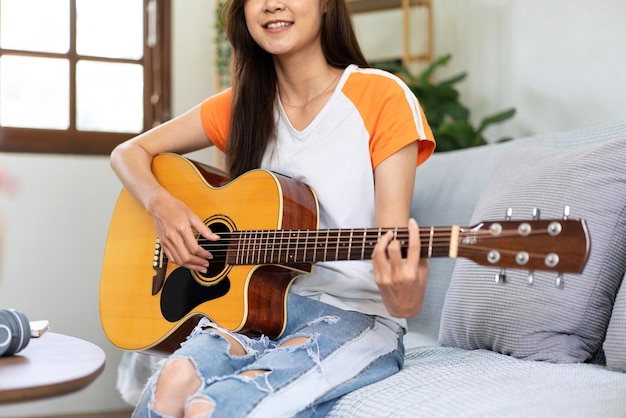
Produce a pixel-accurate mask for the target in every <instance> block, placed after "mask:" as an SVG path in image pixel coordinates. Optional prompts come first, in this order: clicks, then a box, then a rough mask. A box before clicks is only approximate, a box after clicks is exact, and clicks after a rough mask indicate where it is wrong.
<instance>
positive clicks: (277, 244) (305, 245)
mask: <svg viewBox="0 0 626 418" xmlns="http://www.w3.org/2000/svg"><path fill="white" fill-rule="evenodd" d="M435 230H437V228H435ZM306 231H307V230H291V231H282V230H257V231H245V232H244V231H233V232H227V233H218V235H220V234H222V236H224V238H222V239H220V240H217V241H212V240H208V239H205V238H203V239H199V240H198V243H199V244H200V245H201V246H202V245H206V244H209V245H208V246H209V247H211V246H215V247H217V246H218V245H222V246H223V245H229V244H231V243H232V242H235V243H243V244H244V247H247V248H243V250H248V251H251V252H255V251H256V252H261V251H264V250H263V249H261V248H259V247H255V246H254V244H253V242H255V241H259V242H261V243H263V242H264V241H267V240H268V239H272V242H271V245H270V247H271V248H270V249H268V251H271V252H274V251H284V250H292V251H295V252H298V251H301V252H304V251H305V250H306V251H309V252H310V251H314V250H315V249H319V246H317V245H312V243H318V242H319V240H320V239H322V240H326V238H327V236H326V235H327V231H326V230H325V231H320V230H311V231H310V232H312V231H315V233H314V235H315V234H317V235H318V236H317V237H315V236H314V237H311V236H309V237H307V238H304V239H299V238H294V237H292V235H293V234H294V233H295V232H306ZM328 231H333V230H328ZM334 231H336V232H338V231H340V230H334ZM361 231H363V230H361ZM392 231H393V229H392ZM441 231H446V232H449V231H450V230H449V228H439V232H441ZM251 233H262V234H268V237H261V238H260V237H258V236H256V237H251V236H246V235H249V234H251ZM402 234H406V235H402ZM545 234H546V232H545V231H532V232H531V233H530V234H529V235H545ZM233 235H235V236H234V237H233ZM269 235H272V236H273V235H278V236H280V237H276V239H275V240H274V239H273V238H274V237H272V238H269ZM370 235H373V236H374V237H377V236H378V232H372V233H371V234H370ZM473 235H489V236H492V237H493V238H494V240H497V239H500V238H507V237H515V236H519V234H518V233H517V232H516V231H504V232H502V233H501V234H500V235H497V236H493V235H492V233H491V232H489V231H473ZM226 236H229V237H226ZM423 237H430V231H424V230H420V241H422V238H423ZM328 238H330V240H331V241H332V242H329V243H328V244H327V247H326V248H329V247H330V248H336V246H337V245H341V244H342V241H341V238H344V240H343V245H346V243H348V242H350V241H352V242H356V244H354V248H353V249H355V250H356V249H357V248H358V250H357V251H360V245H359V243H358V242H359V241H361V239H359V238H355V237H352V238H350V237H348V236H343V237H342V236H335V237H328ZM336 238H339V241H337V240H336ZM403 238H404V239H408V231H406V230H405V231H400V230H398V233H397V234H396V239H399V240H402V239H403ZM246 241H248V242H247V243H246ZM377 241H378V240H371V239H370V240H369V241H367V240H366V241H365V243H366V244H368V245H369V246H370V247H371V245H373V244H375V243H376V242H377ZM426 241H427V242H428V245H429V246H430V247H432V248H435V249H441V248H448V247H449V245H450V239H449V234H446V235H445V236H441V235H438V236H434V237H433V239H432V240H431V239H430V238H428V239H427V240H426ZM422 245H426V243H424V242H423V241H422ZM252 247H255V248H252ZM458 247H459V248H463V249H469V250H473V249H475V250H476V251H483V250H484V249H486V248H487V247H482V246H478V245H476V244H463V243H462V242H459V243H458ZM345 249H347V248H346V247H343V248H341V250H345ZM209 250H211V253H212V254H214V255H221V254H222V253H224V254H227V253H229V252H232V251H233V250H232V249H231V248H224V249H220V248H209ZM235 251H236V252H238V251H239V250H238V249H237V250H235ZM502 252H503V253H504V254H514V253H516V252H517V251H515V250H502ZM164 257H165V258H166V259H167V255H165V254H164Z"/></svg>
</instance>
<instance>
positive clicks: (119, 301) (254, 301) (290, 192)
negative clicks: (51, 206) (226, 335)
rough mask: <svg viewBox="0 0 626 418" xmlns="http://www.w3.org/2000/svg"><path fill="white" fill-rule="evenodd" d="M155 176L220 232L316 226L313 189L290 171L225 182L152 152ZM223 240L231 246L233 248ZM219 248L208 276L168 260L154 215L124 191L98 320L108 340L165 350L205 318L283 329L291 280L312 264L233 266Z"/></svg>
mask: <svg viewBox="0 0 626 418" xmlns="http://www.w3.org/2000/svg"><path fill="white" fill-rule="evenodd" d="M152 172H153V174H154V175H155V177H156V178H157V180H158V181H159V182H160V183H161V185H163V186H164V187H165V188H166V189H167V190H168V191H169V192H171V193H172V194H173V195H174V196H175V197H177V198H178V199H180V200H181V201H182V202H184V203H185V204H186V205H187V206H188V207H189V208H190V209H191V210H192V211H193V212H194V213H196V214H197V215H198V216H199V217H200V218H201V219H203V220H204V222H205V223H206V224H207V225H208V226H209V227H210V228H211V229H212V230H213V231H215V232H222V233H226V234H228V232H229V231H230V232H232V231H241V230H266V229H268V230H272V229H278V230H280V229H316V228H317V227H318V202H317V199H316V197H315V195H314V194H313V192H312V191H311V189H310V188H309V187H308V186H306V185H304V184H302V183H298V182H296V181H293V180H291V179H289V178H287V177H283V176H280V175H277V174H273V173H270V172H267V171H264V170H253V171H250V172H248V173H246V174H244V175H243V176H241V177H239V178H237V179H236V180H234V181H232V182H227V179H226V178H225V177H223V176H220V175H218V174H217V173H216V172H211V171H210V170H209V168H208V167H206V166H202V165H200V164H197V163H194V162H192V161H190V160H187V159H185V158H183V157H180V156H178V155H175V154H161V155H158V156H157V157H155V159H154V160H153V163H152ZM220 241H222V240H220ZM224 241H225V242H224V252H225V251H226V249H227V247H228V245H229V244H228V242H226V241H227V240H224ZM218 244H219V242H218ZM211 252H212V253H213V252H214V250H211ZM215 253H216V254H214V255H216V258H215V260H212V261H211V263H210V266H209V271H208V272H207V273H206V274H205V275H201V274H199V273H196V272H191V271H189V270H187V269H184V268H181V267H179V266H177V265H175V264H173V263H167V261H164V260H163V257H164V255H163V254H162V253H161V251H160V248H159V247H158V243H157V235H156V230H155V227H154V223H153V220H152V218H151V217H150V216H149V215H148V214H147V212H146V211H145V210H144V208H143V207H142V206H141V204H140V203H139V202H138V201H137V200H136V199H135V198H134V197H133V196H132V195H131V194H130V193H129V192H128V191H127V190H125V189H123V190H122V192H121V193H120V196H119V198H118V201H117V203H116V206H115V209H114V213H113V217H112V220H111V225H110V228H109V235H108V238H107V243H106V248H105V254H104V262H103V268H102V276H101V283H100V318H101V322H102V326H103V329H104V332H105V334H106V335H107V337H108V338H109V340H110V341H111V342H112V343H113V344H114V345H116V346H117V347H119V348H121V349H125V350H136V351H145V352H152V353H157V354H166V353H170V352H172V351H173V350H174V349H176V348H177V347H178V345H179V344H180V342H181V341H184V339H185V337H186V336H187V335H188V334H189V332H190V331H191V330H192V329H193V327H194V326H195V325H197V323H198V322H199V321H200V319H201V318H203V317H209V318H210V319H211V320H213V321H214V322H216V323H217V324H219V325H220V326H222V327H224V328H226V329H229V330H231V331H236V332H243V333H246V334H252V335H254V334H260V333H265V334H266V335H269V336H271V337H277V336H279V335H280V334H282V332H283V330H284V326H285V319H286V315H285V304H286V295H287V292H288V289H289V286H290V285H291V283H292V282H293V280H294V279H295V277H296V276H297V275H298V274H301V273H302V272H310V271H311V269H312V265H311V264H305V263H302V264H280V265H278V264H251V265H239V264H238V265H229V264H227V263H226V262H225V259H224V257H221V258H220V257H219V254H217V253H219V251H215ZM155 259H156V260H155ZM153 262H156V263H157V266H156V267H155V266H154V265H153Z"/></svg>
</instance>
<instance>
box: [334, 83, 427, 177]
mask: <svg viewBox="0 0 626 418" xmlns="http://www.w3.org/2000/svg"><path fill="white" fill-rule="evenodd" d="M352 79H353V80H354V82H353V83H346V86H345V87H344V89H345V92H346V94H347V95H348V96H350V97H352V98H353V99H352V100H353V101H354V102H355V104H356V106H357V107H358V109H359V112H360V113H361V115H362V117H363V120H364V122H365V126H366V129H367V131H368V132H369V134H370V144H369V146H370V156H371V159H372V168H376V167H377V166H378V164H380V163H381V162H382V161H384V160H385V159H386V158H388V157H390V156H391V155H392V154H394V153H396V152H397V151H399V150H400V149H401V148H403V147H405V146H406V145H408V144H410V143H412V142H415V141H418V155H417V161H416V165H420V164H422V163H423V162H424V161H426V160H427V159H428V158H429V157H430V156H431V155H432V153H433V151H434V149H435V140H434V138H433V134H432V130H431V129H430V126H429V125H428V121H427V120H426V116H425V115H424V112H423V111H422V109H421V107H420V105H419V103H418V101H417V99H416V98H415V96H414V95H413V94H412V93H411V92H410V90H408V88H403V87H402V86H401V85H400V84H399V81H398V80H397V79H395V78H392V77H377V79H376V82H371V78H368V75H367V74H358V73H357V74H353V75H352V76H351V80H352ZM368 79H369V80H370V81H369V82H368Z"/></svg>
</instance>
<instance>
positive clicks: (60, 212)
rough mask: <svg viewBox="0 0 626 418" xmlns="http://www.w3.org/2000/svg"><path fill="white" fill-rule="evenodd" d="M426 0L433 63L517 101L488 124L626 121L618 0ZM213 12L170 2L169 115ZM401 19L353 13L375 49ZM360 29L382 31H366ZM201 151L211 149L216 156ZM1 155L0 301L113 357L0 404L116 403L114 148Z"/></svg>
mask: <svg viewBox="0 0 626 418" xmlns="http://www.w3.org/2000/svg"><path fill="white" fill-rule="evenodd" d="M433 1H434V5H435V8H434V12H435V21H436V25H435V50H436V51H435V53H436V55H437V56H439V55H443V54H445V53H448V52H451V53H452V54H453V56H454V59H453V61H452V63H451V65H450V66H449V68H447V69H446V71H445V72H442V74H441V76H443V75H444V74H445V73H447V74H456V73H458V72H460V71H468V73H469V78H468V80H467V81H465V82H463V83H462V85H461V86H460V88H461V90H462V94H463V100H464V102H465V103H466V104H468V105H469V106H470V107H471V108H472V110H473V116H474V118H475V119H479V118H480V117H481V116H483V115H485V114H488V113H490V112H495V111H498V110H502V109H504V108H506V107H509V106H515V107H516V108H517V109H518V115H517V116H516V117H515V119H514V120H513V121H512V122H509V123H507V124H505V125H503V126H502V127H501V128H497V129H494V131H493V132H488V135H489V134H493V135H494V136H500V135H501V132H500V131H502V133H503V134H511V135H516V136H517V135H522V134H528V133H536V132H549V131H556V130H566V129H573V128H576V127H581V126H585V125H592V124H599V123H607V122H615V121H619V120H626V105H625V101H626V98H625V96H626V95H625V94H624V93H626V71H625V70H624V69H625V68H626V47H625V45H626V25H623V18H624V16H626V1H623V0H596V1H595V2H588V1H583V0H471V1H470V0H433ZM212 15H213V5H212V2H210V1H206V0H174V1H173V19H174V26H173V28H174V39H173V42H174V60H173V65H174V68H173V76H174V83H173V90H174V98H173V99H174V103H173V106H174V113H175V114H179V113H181V112H183V111H184V110H186V109H188V108H189V107H191V106H192V105H194V104H196V103H198V102H199V101H200V100H202V99H203V98H204V97H206V96H207V95H208V94H210V93H211V92H212V90H213V83H214V76H213V69H212V65H213V57H212V40H213V32H212V30H213V20H212ZM399 19H400V18H399V15H398V14H395V16H394V13H385V14H383V17H382V18H381V17H380V16H374V17H373V18H372V17H367V16H365V17H364V16H360V17H358V18H357V23H358V25H359V26H358V28H357V30H358V33H359V36H360V37H361V38H362V39H363V40H364V42H365V41H367V45H363V46H364V49H365V50H366V51H367V53H368V55H369V56H370V57H372V58H374V57H375V56H376V55H380V56H387V55H388V54H389V52H390V51H392V52H393V48H390V46H389V45H397V43H398V42H399V38H398V37H397V33H398V32H399V29H398V28H399V22H400V20H399ZM416 29H417V28H413V30H416ZM417 32H419V31H418V30H417ZM366 33H367V34H380V35H378V36H376V37H374V38H373V39H370V38H366V35H365V34H366ZM381 39H383V40H385V41H384V42H380V40H381ZM415 44H416V45H417V44H418V42H416V43H415ZM397 51H400V49H399V48H397ZM394 53H395V52H394ZM398 53H399V52H398ZM196 158H205V160H206V161H209V162H211V159H212V156H210V155H209V154H206V155H199V156H197V157H196ZM1 162H2V165H3V167H4V168H5V169H6V170H8V171H9V172H10V173H11V174H12V175H13V176H14V177H17V178H18V179H19V181H20V183H21V184H20V188H19V193H18V194H17V195H16V196H0V208H1V209H2V211H3V212H4V215H5V218H6V224H7V231H6V236H5V240H6V245H5V249H4V250H5V251H4V255H3V258H2V260H1V263H2V264H1V265H0V307H11V306H12V307H17V308H19V309H21V310H23V311H24V312H26V313H27V314H28V315H29V316H30V317H31V318H32V319H37V318H47V319H49V320H50V321H51V324H52V327H53V330H54V331H55V332H60V333H66V334H70V335H73V336H76V337H80V338H83V339H86V340H88V341H92V342H94V343H96V344H98V345H99V346H101V347H102V348H103V349H104V350H105V351H106V353H107V367H106V370H105V372H104V374H103V375H102V376H101V377H99V378H98V379H97V380H96V382H94V383H93V384H92V385H91V386H90V387H88V388H87V389H85V390H83V391H81V392H78V393H77V394H72V395H66V396H63V397H60V398H58V399H54V400H45V401H36V402H32V403H28V404H22V405H11V406H2V407H0V416H1V417H18V416H32V415H42V414H45V415H52V414H67V413H72V412H86V411H111V410H120V409H124V408H125V407H126V406H125V405H124V403H123V402H122V401H121V399H120V397H119V396H118V394H117V392H116V391H115V387H114V384H115V373H116V370H115V369H116V366H117V361H118V359H119V355H120V353H119V351H118V350H117V349H115V348H114V347H112V346H111V345H110V344H109V343H108V342H107V341H106V338H105V337H104V334H103V333H102V330H101V328H100V323H99V319H98V281H99V276H100V266H101V261H102V260H101V259H102V253H103V250H104V243H105V240H106V230H107V227H108V222H109V219H110V215H111V211H112V208H113V205H114V201H115V198H116V196H117V193H118V192H119V188H120V185H119V183H118V181H117V180H116V178H115V177H114V175H113V174H112V172H111V171H110V169H109V165H108V159H107V158H104V157H76V156H54V155H30V154H3V155H2V156H1Z"/></svg>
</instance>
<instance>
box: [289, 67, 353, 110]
mask: <svg viewBox="0 0 626 418" xmlns="http://www.w3.org/2000/svg"><path fill="white" fill-rule="evenodd" d="M341 74H342V73H339V74H337V77H335V78H333V81H331V82H330V84H329V85H328V86H326V88H325V89H324V90H322V92H321V93H320V94H318V95H317V96H314V97H313V98H311V99H309V101H308V102H306V103H305V104H303V105H299V106H296V105H292V104H291V103H288V102H286V101H285V100H284V99H283V98H282V97H281V99H280V101H281V103H282V104H284V105H287V106H289V107H293V108H296V109H302V108H303V107H306V106H307V105H308V104H309V103H311V102H312V101H314V100H316V99H319V98H320V97H322V95H323V94H324V93H326V92H327V91H328V89H329V88H330V87H331V86H332V85H333V84H335V81H337V80H338V79H339V77H340V76H341ZM279 96H280V92H279Z"/></svg>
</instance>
